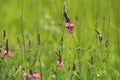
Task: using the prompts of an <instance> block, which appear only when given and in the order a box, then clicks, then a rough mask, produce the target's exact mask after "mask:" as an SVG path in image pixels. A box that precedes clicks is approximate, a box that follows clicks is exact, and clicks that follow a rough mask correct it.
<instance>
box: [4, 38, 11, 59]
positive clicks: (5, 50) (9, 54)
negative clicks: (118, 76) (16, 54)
mask: <svg viewBox="0 0 120 80" xmlns="http://www.w3.org/2000/svg"><path fill="white" fill-rule="evenodd" d="M2 55H3V56H6V57H10V56H11V53H10V51H9V47H8V40H6V49H2Z"/></svg>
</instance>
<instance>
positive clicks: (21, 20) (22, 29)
mask: <svg viewBox="0 0 120 80" xmlns="http://www.w3.org/2000/svg"><path fill="white" fill-rule="evenodd" d="M20 22H21V31H22V39H23V51H24V52H23V53H24V54H25V63H26V64H25V70H26V68H27V61H26V60H27V59H26V58H27V56H26V53H25V39H24V28H23V0H21V17H20Z"/></svg>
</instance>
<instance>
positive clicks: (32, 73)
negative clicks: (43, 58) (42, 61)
mask: <svg viewBox="0 0 120 80" xmlns="http://www.w3.org/2000/svg"><path fill="white" fill-rule="evenodd" d="M28 77H29V78H34V79H39V78H40V74H39V73H38V72H36V71H35V72H32V70H30V74H29V75H28Z"/></svg>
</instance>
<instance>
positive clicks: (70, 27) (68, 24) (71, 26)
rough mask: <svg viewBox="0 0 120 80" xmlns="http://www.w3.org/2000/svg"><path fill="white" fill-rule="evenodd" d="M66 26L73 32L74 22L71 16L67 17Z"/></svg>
mask: <svg viewBox="0 0 120 80" xmlns="http://www.w3.org/2000/svg"><path fill="white" fill-rule="evenodd" d="M66 28H67V29H68V31H69V32H73V30H74V24H73V23H72V21H71V20H70V19H69V18H66Z"/></svg>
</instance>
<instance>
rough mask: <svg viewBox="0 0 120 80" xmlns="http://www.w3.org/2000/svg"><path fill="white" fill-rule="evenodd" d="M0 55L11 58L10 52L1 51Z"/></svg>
mask: <svg viewBox="0 0 120 80" xmlns="http://www.w3.org/2000/svg"><path fill="white" fill-rule="evenodd" d="M2 55H3V56H6V57H10V56H11V53H10V51H7V50H3V51H2Z"/></svg>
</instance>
